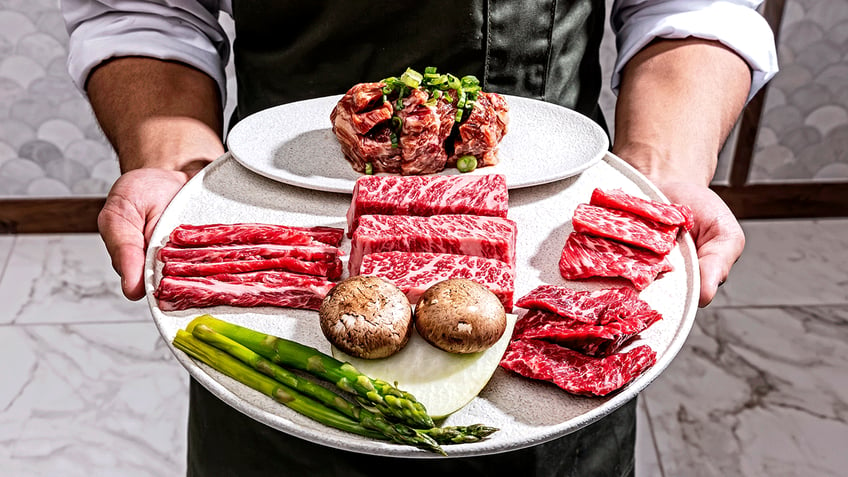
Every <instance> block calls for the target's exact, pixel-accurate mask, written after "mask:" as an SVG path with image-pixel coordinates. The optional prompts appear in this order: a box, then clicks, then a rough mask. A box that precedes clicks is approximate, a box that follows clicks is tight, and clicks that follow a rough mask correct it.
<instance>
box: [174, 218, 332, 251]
mask: <svg viewBox="0 0 848 477" xmlns="http://www.w3.org/2000/svg"><path fill="white" fill-rule="evenodd" d="M343 237H344V230H343V229H340V228H337V227H320V226H319V227H291V226H286V225H273V224H249V223H242V224H207V225H187V224H183V225H180V226H178V227H177V228H175V229H174V230H173V231H172V232H171V236H170V241H171V242H172V243H173V244H174V245H177V246H179V247H206V246H210V245H236V244H251V245H261V244H262V245H264V244H278V245H315V241H318V242H321V243H324V244H327V245H332V246H334V247H338V246H339V244H341V243H342V238H343Z"/></svg>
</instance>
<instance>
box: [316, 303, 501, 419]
mask: <svg viewBox="0 0 848 477" xmlns="http://www.w3.org/2000/svg"><path fill="white" fill-rule="evenodd" d="M506 318H507V323H506V330H505V331H504V334H503V336H501V338H500V339H499V340H498V341H497V342H496V343H495V344H494V345H492V346H491V347H490V348H489V349H487V350H485V351H481V352H479V353H470V354H456V353H448V352H447V351H442V350H440V349H438V348H436V347H435V346H433V345H431V344H430V343H428V342H426V341H425V340H424V338H422V337H421V336H419V335H418V332H415V331H413V333H412V337H410V339H409V343H408V344H407V345H406V346H405V347H404V348H403V349H402V350H400V351H398V352H397V353H396V354H394V355H392V356H389V357H388V358H382V359H361V358H354V357H353V356H349V355H347V354H345V353H343V352H342V351H340V350H338V349H337V348H336V347H332V354H333V357H335V358H336V359H338V360H341V361H347V362H348V363H350V364H352V365H353V366H354V367H355V368H356V369H358V370H359V371H360V372H362V373H364V374H366V375H368V376H370V377H372V378H376V379H382V380H383V381H386V382H389V383H393V384H394V383H397V387H398V388H399V389H402V390H404V391H406V392H409V393H411V394H412V395H413V396H415V398H416V399H417V400H418V401H419V402H421V403H422V404H424V407H426V408H427V412H428V413H429V414H430V416H432V417H433V419H442V418H444V417H447V416H448V415H450V414H451V413H453V412H456V411H458V410H459V409H461V408H462V407H463V406H465V405H466V404H468V403H469V402H471V400H472V399H474V397H475V396H477V395H478V394H479V393H480V391H482V390H483V388H484V387H485V386H486V384H487V383H488V382H489V379H491V377H492V374H494V372H495V370H496V369H497V368H498V364H499V363H500V361H501V358H502V357H503V354H504V352H506V347H507V345H508V344H509V340H510V338H511V337H512V330H513V327H514V326H515V320H516V318H517V317H516V315H511V314H507V315H506Z"/></svg>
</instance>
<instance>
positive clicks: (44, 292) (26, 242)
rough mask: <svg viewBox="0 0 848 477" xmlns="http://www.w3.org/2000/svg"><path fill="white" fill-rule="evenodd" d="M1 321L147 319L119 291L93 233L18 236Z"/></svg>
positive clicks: (3, 287)
mask: <svg viewBox="0 0 848 477" xmlns="http://www.w3.org/2000/svg"><path fill="white" fill-rule="evenodd" d="M0 303H3V307H2V311H0V324H4V323H5V324H12V323H14V324H32V323H92V322H130V321H137V322H150V319H151V318H150V317H151V315H150V310H149V308H148V306H147V303H146V302H145V301H143V300H142V301H139V302H130V301H128V300H127V299H126V298H124V296H123V294H122V293H121V288H120V281H119V278H118V276H117V274H115V272H114V271H113V270H112V266H111V262H110V260H109V256H108V255H107V253H106V249H105V247H104V246H103V243H102V242H101V240H100V237H99V236H98V235H96V234H79V235H21V236H18V237H17V240H16V243H15V249H14V253H13V254H12V255H11V256H10V257H9V260H8V263H7V264H6V267H5V274H4V275H3V277H2V281H0Z"/></svg>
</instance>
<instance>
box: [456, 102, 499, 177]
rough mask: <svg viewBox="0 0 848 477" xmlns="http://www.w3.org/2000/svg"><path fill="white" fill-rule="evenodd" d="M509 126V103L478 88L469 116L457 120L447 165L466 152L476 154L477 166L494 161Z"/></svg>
mask: <svg viewBox="0 0 848 477" xmlns="http://www.w3.org/2000/svg"><path fill="white" fill-rule="evenodd" d="M508 127H509V106H508V105H507V104H506V100H505V99H504V98H503V96H500V95H498V94H494V93H484V92H481V93H480V94H479V95H477V101H476V102H475V104H474V109H472V110H471V114H469V115H468V119H467V120H465V121H463V122H462V123H460V126H459V128H458V129H459V135H458V137H457V138H456V140H455V141H454V153H453V155H452V156H451V157H450V159H448V165H450V166H455V165H456V161H457V159H458V158H460V157H462V156H465V155H471V156H474V157H475V158H477V167H483V166H493V165H495V164H497V163H498V155H497V153H498V145H499V144H500V141H501V139H503V137H504V135H506V132H507V129H508Z"/></svg>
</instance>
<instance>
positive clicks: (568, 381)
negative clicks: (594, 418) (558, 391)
mask: <svg viewBox="0 0 848 477" xmlns="http://www.w3.org/2000/svg"><path fill="white" fill-rule="evenodd" d="M656 359H657V355H656V352H654V351H653V350H652V349H651V348H650V347H648V346H645V345H643V346H639V347H637V348H634V349H632V350H630V351H627V352H625V353H616V354H611V355H608V356H605V357H603V358H593V357H591V356H586V355H584V354H581V353H578V352H577V351H574V350H570V349H568V348H564V347H562V346H559V345H556V344H553V343H548V342H546V341H541V340H530V339H528V340H514V341H512V342H510V344H509V346H508V347H507V350H506V353H504V356H503V358H502V360H501V366H502V367H504V368H505V369H508V370H510V371H513V372H515V373H518V374H520V375H522V376H524V377H527V378H531V379H539V380H543V381H550V382H553V383H554V384H556V385H557V386H559V387H560V388H562V389H564V390H565V391H567V392H569V393H572V394H579V395H586V396H606V395H607V394H610V393H612V392H613V391H616V390H618V389H621V388H622V387H624V386H625V385H627V384H628V383H630V382H631V381H632V380H633V379H635V378H636V377H638V376H639V375H640V374H642V373H643V372H644V371H645V370H646V369H647V368H649V367H650V366H652V365H653V364H654V363H655V362H656Z"/></svg>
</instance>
